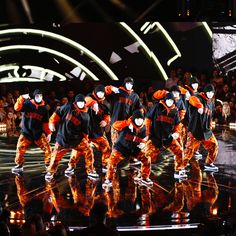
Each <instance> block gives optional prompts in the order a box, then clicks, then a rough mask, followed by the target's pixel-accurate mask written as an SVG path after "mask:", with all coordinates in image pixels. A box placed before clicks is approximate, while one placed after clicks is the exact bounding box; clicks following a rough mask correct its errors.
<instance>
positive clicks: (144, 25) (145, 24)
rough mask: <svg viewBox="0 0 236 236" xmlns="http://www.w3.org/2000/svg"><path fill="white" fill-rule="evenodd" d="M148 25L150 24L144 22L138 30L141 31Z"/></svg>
mask: <svg viewBox="0 0 236 236" xmlns="http://www.w3.org/2000/svg"><path fill="white" fill-rule="evenodd" d="M149 23H150V22H145V23H144V24H143V26H142V27H141V29H140V30H141V31H143V30H144V29H145V28H146V27H147V26H148V24H149Z"/></svg>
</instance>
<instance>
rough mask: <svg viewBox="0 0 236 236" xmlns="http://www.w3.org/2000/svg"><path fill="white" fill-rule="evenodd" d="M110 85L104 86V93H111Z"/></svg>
mask: <svg viewBox="0 0 236 236" xmlns="http://www.w3.org/2000/svg"><path fill="white" fill-rule="evenodd" d="M112 87H113V86H112V85H108V86H106V87H105V93H106V95H110V94H111V93H112Z"/></svg>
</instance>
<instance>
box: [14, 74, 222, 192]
mask: <svg viewBox="0 0 236 236" xmlns="http://www.w3.org/2000/svg"><path fill="white" fill-rule="evenodd" d="M198 85H199V82H198V80H197V78H195V77H192V78H191V79H190V82H189V85H186V86H184V87H180V86H173V87H172V88H171V89H170V91H167V90H158V91H156V92H155V93H154V94H153V99H154V101H155V102H154V104H153V106H152V107H151V108H150V109H149V110H148V111H147V110H146V109H145V107H144V106H143V105H142V103H141V101H140V99H139V96H138V94H137V93H135V92H134V91H133V86H134V80H133V78H131V77H127V78H125V79H124V82H123V84H122V86H120V87H119V88H117V87H115V86H112V85H110V86H103V85H98V86H96V87H95V89H94V90H93V91H92V92H91V93H90V94H88V95H86V96H84V95H83V94H77V95H76V97H75V99H74V101H73V102H71V103H67V104H65V105H63V106H61V107H60V108H58V109H57V110H56V111H55V112H54V113H53V114H52V116H51V117H50V118H49V114H48V111H47V109H46V105H45V102H44V101H43V94H42V92H41V91H40V90H39V89H36V90H35V91H34V93H33V97H32V98H30V96H29V94H24V95H21V96H20V97H19V98H18V99H17V102H16V104H15V107H14V108H15V110H17V111H21V112H22V113H23V118H22V129H21V135H20V137H19V139H18V143H17V149H16V157H15V163H16V166H15V167H13V168H12V172H14V173H19V172H23V165H24V154H25V152H26V150H27V148H28V146H29V145H30V144H31V143H35V144H36V145H38V146H39V147H40V148H41V149H42V150H43V151H44V153H45V158H44V162H45V168H46V175H45V179H46V180H51V179H53V178H54V174H55V173H56V171H57V168H58V165H59V162H60V161H61V159H62V158H63V156H64V155H65V154H66V153H67V152H69V151H71V155H70V159H69V163H68V168H67V169H66V170H65V175H67V176H70V175H73V174H74V172H75V169H76V165H77V163H78V162H79V160H80V157H81V156H84V158H85V168H86V172H87V175H88V177H90V178H98V177H99V175H98V173H97V172H96V170H95V167H94V152H93V148H92V146H94V147H96V148H97V149H98V150H99V151H100V152H101V154H102V170H103V173H106V176H105V181H104V183H103V187H104V188H105V187H111V186H112V179H113V178H114V175H115V172H116V169H117V165H118V164H119V163H120V161H122V160H123V159H127V160H129V161H131V162H133V161H134V159H135V160H136V159H138V160H139V161H140V162H141V171H140V173H139V174H138V175H137V176H135V177H134V180H135V181H137V182H138V183H142V184H146V185H149V186H152V184H153V182H152V180H151V179H150V172H151V164H152V163H155V161H156V158H157V157H158V155H159V154H160V153H161V152H162V151H163V150H166V149H168V150H169V151H170V152H172V153H173V155H174V156H175V157H174V178H177V179H181V178H187V172H186V167H187V165H188V163H189V161H190V160H191V159H192V157H193V156H194V154H195V153H196V152H197V151H198V149H199V147H200V145H201V144H202V145H203V146H204V148H205V149H206V150H207V152H208V154H207V157H206V160H205V164H204V169H205V170H206V171H218V167H216V166H215V165H214V161H215V159H216V156H217V153H218V143H217V140H216V138H215V136H214V134H213V132H212V127H211V120H212V113H213V112H214V93H215V89H214V87H213V86H212V85H211V84H208V85H206V86H205V88H204V90H203V92H200V93H199V92H198V91H197V90H198ZM107 101H108V102H107ZM108 125H110V126H111V142H112V144H111V145H110V143H109V141H108V139H107V136H106V135H105V127H106V126H108ZM52 132H56V143H55V147H54V150H53V151H52V150H51V146H50V144H49V143H50V140H51V134H52Z"/></svg>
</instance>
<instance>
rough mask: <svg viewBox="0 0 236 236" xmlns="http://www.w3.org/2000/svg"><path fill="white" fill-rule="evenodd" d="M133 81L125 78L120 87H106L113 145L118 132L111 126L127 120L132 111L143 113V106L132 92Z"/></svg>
mask: <svg viewBox="0 0 236 236" xmlns="http://www.w3.org/2000/svg"><path fill="white" fill-rule="evenodd" d="M133 86H134V80H133V78H131V77H126V78H125V79H124V82H123V84H122V86H121V87H119V88H116V87H114V86H111V85H110V86H106V87H105V91H106V95H108V99H109V100H110V103H111V122H110V124H111V139H112V143H113V144H114V143H115V141H116V139H117V137H118V132H117V130H115V129H114V128H113V127H112V125H113V123H114V122H116V121H117V120H127V119H128V118H129V117H130V116H132V114H133V112H134V110H137V109H140V110H142V111H143V106H142V104H141V102H140V99H139V96H138V94H137V93H135V92H134V91H133Z"/></svg>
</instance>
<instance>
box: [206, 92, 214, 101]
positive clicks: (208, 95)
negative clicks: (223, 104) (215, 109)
mask: <svg viewBox="0 0 236 236" xmlns="http://www.w3.org/2000/svg"><path fill="white" fill-rule="evenodd" d="M206 95H207V97H208V98H209V99H211V98H213V97H214V92H212V91H210V92H206Z"/></svg>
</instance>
